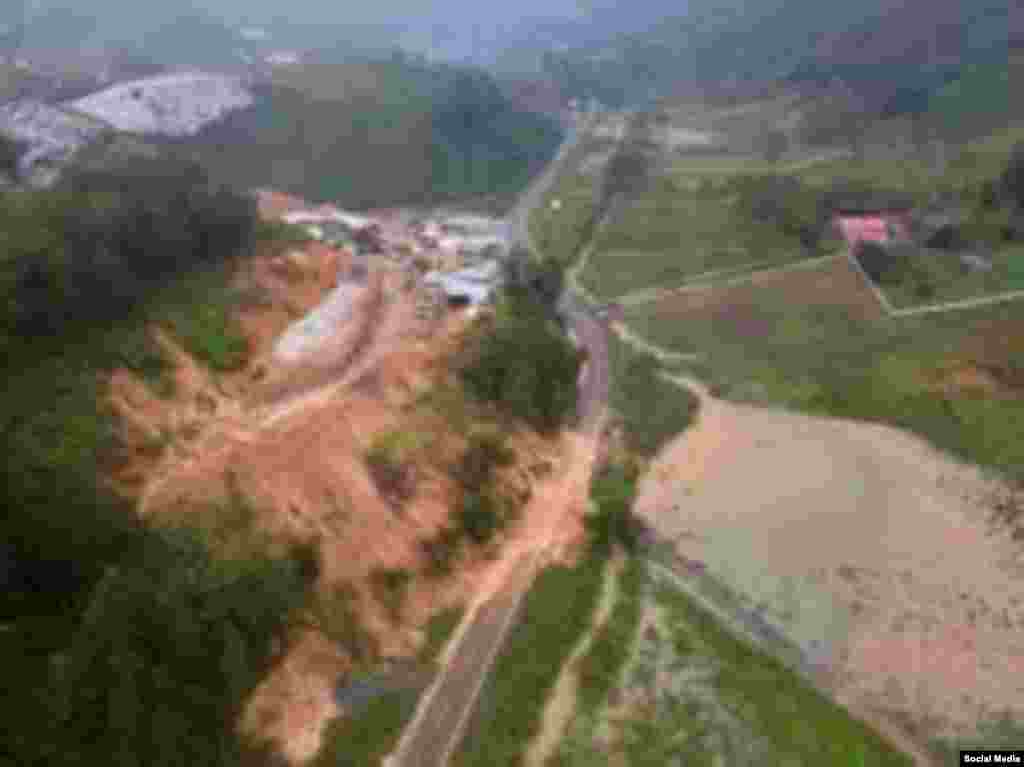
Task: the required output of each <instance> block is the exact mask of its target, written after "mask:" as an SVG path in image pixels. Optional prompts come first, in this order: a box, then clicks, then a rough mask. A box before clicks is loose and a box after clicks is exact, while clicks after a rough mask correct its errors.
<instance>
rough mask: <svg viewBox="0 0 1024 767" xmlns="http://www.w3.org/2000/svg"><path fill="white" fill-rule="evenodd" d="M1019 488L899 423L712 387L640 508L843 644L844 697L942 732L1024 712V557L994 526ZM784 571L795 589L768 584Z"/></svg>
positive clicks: (839, 652) (647, 486)
mask: <svg viewBox="0 0 1024 767" xmlns="http://www.w3.org/2000/svg"><path fill="white" fill-rule="evenodd" d="M1007 492H1008V490H1007V489H1006V488H1004V487H1002V486H1001V485H999V484H998V483H995V482H993V481H990V480H986V479H985V478H984V477H983V476H982V474H981V473H980V472H979V471H977V470H974V469H972V468H970V467H966V466H963V465H961V464H958V463H956V462H954V461H952V460H951V459H949V458H947V457H946V456H944V455H941V454H939V453H938V452H937V451H935V450H934V449H933V448H931V447H930V446H928V445H927V444H926V443H924V442H923V441H921V440H919V439H917V438H915V437H913V436H911V435H909V434H906V433H903V432H900V431H897V430H895V429H891V428H887V427H882V426H878V425H868V424H862V423H854V422H846V421H839V420H833V419H819V418H810V417H806V416H801V415H796V414H792V413H786V412H783V411H778V410H770V409H764V408H755V407H750V406H741V405H734V404H729V403H725V402H722V401H720V400H714V399H711V398H708V397H703V398H702V404H701V411H700V415H699V417H698V422H697V424H696V426H695V427H693V428H692V429H690V430H689V431H688V432H687V433H686V434H684V435H682V436H681V437H680V438H678V439H677V440H676V441H675V442H673V443H672V444H670V445H669V446H668V447H667V448H666V449H665V450H664V451H663V453H662V454H661V455H660V456H659V458H658V460H657V461H656V462H655V465H654V467H653V469H652V471H651V472H650V473H649V474H648V476H647V477H646V478H645V481H644V483H643V485H642V487H641V491H640V496H639V500H638V503H637V510H638V512H639V513H640V514H641V515H643V516H644V517H645V518H646V519H647V520H649V521H650V522H651V523H652V524H653V525H654V526H655V527H656V528H657V529H659V530H660V532H661V533H662V534H664V535H666V536H668V537H670V538H672V539H674V540H676V541H677V548H678V549H679V551H680V552H681V553H682V554H683V555H684V556H686V557H687V558H688V559H692V560H698V561H701V562H705V563H707V565H708V569H709V570H710V571H711V572H713V573H715V574H718V575H719V576H720V577H722V578H723V579H725V580H727V581H728V582H730V583H731V584H732V585H733V586H734V587H736V588H738V589H739V590H741V591H744V592H745V593H748V594H752V595H754V596H755V597H756V598H757V599H758V600H763V601H765V602H766V603H767V604H768V606H769V609H770V610H775V609H776V608H779V609H781V607H783V606H784V607H786V608H787V609H791V610H793V611H794V612H795V614H796V618H795V619H794V620H793V622H792V623H791V625H792V627H793V631H794V632H796V633H797V636H796V638H797V639H801V640H803V641H804V643H805V644H806V643H807V642H808V641H809V640H811V639H814V638H818V639H821V638H825V639H828V640H829V641H830V642H831V645H832V646H831V649H832V653H831V675H830V682H829V683H830V684H831V686H832V688H833V689H834V691H835V693H836V695H837V697H838V698H839V699H840V700H842V701H844V702H846V703H848V704H850V705H851V706H852V707H853V708H854V709H855V710H861V711H886V712H895V713H897V714H899V715H900V717H901V718H902V719H904V720H905V721H908V722H912V723H914V724H915V726H916V727H917V729H918V731H919V732H920V734H921V735H923V736H928V737H931V736H935V735H941V734H944V735H950V734H954V733H963V732H969V731H970V730H971V729H972V728H973V727H974V726H975V725H976V724H977V723H978V722H979V721H980V720H983V719H985V718H986V717H989V716H991V715H993V714H994V713H996V712H999V711H1002V710H1008V711H1010V712H1012V713H1013V714H1014V715H1015V716H1016V717H1017V718H1024V674H1022V673H1021V671H1022V670H1024V632H1022V628H1024V598H1022V597H1021V596H1020V594H1021V593H1022V586H1024V556H1022V552H1021V549H1020V545H1019V543H1015V542H1014V541H1013V540H1012V537H1011V535H1010V534H1009V530H1008V529H1007V528H1006V527H1005V526H993V524H992V521H991V520H992V519H993V512H992V499H993V498H994V497H996V496H1002V495H1005V494H1006V493H1007ZM782 579H785V580H786V581H787V582H788V583H790V584H792V585H793V586H794V589H795V591H793V592H791V593H792V594H795V595H796V597H797V599H796V601H795V602H793V601H792V600H789V599H788V598H786V599H785V600H783V601H785V602H787V604H785V605H780V604H778V601H779V600H780V599H782V597H781V596H780V595H779V594H773V593H771V592H770V591H766V590H765V584H770V583H776V582H780V580H782ZM801 616H807V619H806V620H805V621H803V622H802V623H801V620H800V619H801ZM816 626H817V627H819V628H818V629H816V628H815V627H816ZM829 626H832V627H842V626H845V629H842V630H841V631H840V632H839V635H837V636H834V637H831V638H830V637H823V636H822V634H823V633H824V632H826V630H827V629H826V628H821V627H829ZM800 631H803V632H804V635H803V636H800V635H799V633H800ZM815 632H817V634H816V635H815Z"/></svg>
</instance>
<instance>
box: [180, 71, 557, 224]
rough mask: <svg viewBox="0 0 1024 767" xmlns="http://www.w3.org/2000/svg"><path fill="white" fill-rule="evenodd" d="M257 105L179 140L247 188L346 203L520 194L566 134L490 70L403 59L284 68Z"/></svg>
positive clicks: (257, 96)
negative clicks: (503, 87) (515, 100)
mask: <svg viewBox="0 0 1024 767" xmlns="http://www.w3.org/2000/svg"><path fill="white" fill-rule="evenodd" d="M275 80H276V81H275V82H274V83H272V84H269V85H262V86H257V87H256V88H254V89H253V95H254V103H253V104H252V106H250V107H248V108H246V109H242V110H238V111H235V112H232V113H231V114H229V115H228V116H227V117H226V118H225V119H223V120H220V121H217V122H215V123H211V124H210V125H208V126H206V127H205V128H204V129H203V130H202V131H200V132H199V133H198V134H197V135H196V136H195V137H193V138H190V139H188V140H180V141H172V142H169V143H170V144H171V145H173V146H175V147H177V148H178V149H180V150H182V151H187V152H192V153H194V154H196V155H197V156H198V157H199V158H200V159H201V160H202V161H203V162H204V163H205V164H206V165H208V166H209V167H210V168H211V169H212V170H213V171H214V172H215V173H218V174H220V175H223V176H224V177H226V178H227V179H229V180H231V181H233V182H235V183H239V184H242V185H244V186H273V187H275V188H279V189H282V190H286V191H289V192H292V193H295V194H298V195H300V196H303V197H307V198H311V199H319V200H328V199H329V200H337V201H339V202H341V203H343V204H345V205H349V206H355V207H360V206H377V205H388V204H397V203H406V202H423V201H426V200H440V199H451V198H458V197H471V196H476V195H480V194H493V193H503V192H504V193H508V192H514V191H515V190H517V189H518V188H520V187H521V186H523V185H524V184H525V183H526V180H527V179H528V178H529V177H530V175H531V174H532V173H533V172H534V171H535V170H536V169H537V168H538V167H539V166H540V165H542V164H543V162H544V161H545V160H546V158H547V157H548V156H549V155H550V153H551V151H552V150H553V149H554V147H555V146H557V144H558V142H559V140H560V130H559V127H558V125H557V124H556V123H555V122H554V121H553V120H551V119H549V118H546V117H542V116H540V115H538V114H535V113H533V112H528V111H525V110H523V109H521V108H518V107H516V106H514V105H513V104H512V103H511V102H510V101H509V100H508V99H507V98H506V97H505V96H504V95H503V94H502V93H501V91H500V90H499V88H498V86H497V85H496V84H495V83H494V81H493V80H491V79H490V78H489V77H487V76H486V75H484V74H483V73H481V72H475V71H472V70H456V69H443V68H437V67H429V68H428V67H425V66H419V65H414V64H410V63H406V62H404V61H402V60H398V59H396V60H392V61H381V62H365V63H362V64H346V65H328V64H320V65H311V66H306V67H302V68H297V69H291V70H281V73H280V74H279V75H277V76H276V77H275Z"/></svg>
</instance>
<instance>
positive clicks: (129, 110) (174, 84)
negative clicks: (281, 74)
mask: <svg viewBox="0 0 1024 767" xmlns="http://www.w3.org/2000/svg"><path fill="white" fill-rule="evenodd" d="M252 103H253V97H252V94H251V93H250V92H249V90H248V89H247V88H246V87H245V86H244V85H242V83H241V81H240V80H239V79H238V78H235V77H228V76H225V75H215V74H207V73H204V72H175V73H172V74H166V75H159V76H156V77H149V78H145V79H142V80H131V81H128V82H123V83H118V84H117V85H113V86H111V87H110V88H106V89H104V90H102V91H98V92H96V93H92V94H90V95H88V96H86V97H85V98H81V99H78V100H77V101H74V102H72V103H71V104H70V105H69V106H71V107H73V108H74V109H76V110H78V111H80V112H84V113H85V114H88V115H92V116H93V117H96V118H99V119H101V120H104V121H106V122H108V123H110V124H111V125H113V126H114V127H115V128H117V129H118V130H123V131H130V132H133V133H149V134H161V135H165V136H176V137H180V136H192V135H195V134H196V133H198V132H199V131H200V130H201V129H202V128H203V126H205V125H207V124H208V123H211V122H214V121H216V120H219V119H221V118H222V117H224V116H225V115H227V114H228V113H229V112H232V111H234V110H237V109H244V108H245V107H248V106H250V105H251V104H252Z"/></svg>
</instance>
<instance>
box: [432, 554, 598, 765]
mask: <svg viewBox="0 0 1024 767" xmlns="http://www.w3.org/2000/svg"><path fill="white" fill-rule="evenodd" d="M606 561H607V559H606V556H605V554H604V553H603V552H598V551H595V552H594V553H592V555H591V556H589V557H588V558H586V559H584V560H583V561H582V562H581V563H580V564H579V565H578V566H576V567H573V568H569V567H560V566H559V567H552V568H549V569H548V570H545V571H544V572H543V573H541V575H540V576H539V577H538V578H537V580H536V581H535V582H534V584H533V587H532V588H531V589H530V591H529V593H528V594H527V595H526V597H525V601H524V604H523V606H522V613H521V617H520V619H519V621H518V622H517V624H516V625H515V627H514V628H513V629H512V631H511V632H510V634H509V637H508V640H507V642H506V644H505V649H504V651H503V652H502V654H501V655H500V657H499V658H498V661H497V663H496V665H495V668H494V669H493V671H492V672H491V675H490V676H489V677H488V681H487V683H486V685H485V686H484V689H483V692H482V694H481V699H480V706H479V708H478V710H477V712H476V715H475V716H474V720H473V722H472V723H471V726H470V731H469V733H468V735H467V737H466V738H465V739H464V740H463V743H462V746H461V747H460V749H459V751H458V752H457V753H456V755H455V757H454V758H453V760H452V765H453V767H476V766H479V767H505V766H509V767H511V765H519V764H522V759H523V755H524V753H525V750H526V748H527V746H528V744H529V742H530V740H531V739H532V738H533V737H534V735H536V734H537V732H538V730H539V727H540V722H541V717H542V715H543V711H544V705H545V703H546V701H547V698H548V694H549V693H550V691H551V689H552V687H553V686H554V684H555V681H556V680H557V679H558V674H559V672H560V671H561V669H562V666H563V665H564V664H565V661H566V659H567V658H568V657H569V654H570V653H571V652H572V648H573V647H574V646H575V645H576V643H577V642H578V641H579V639H580V637H581V636H582V634H583V632H584V631H586V629H587V627H588V625H589V623H590V620H591V615H592V614H593V611H594V608H595V606H596V604H597V599H598V596H599V594H600V591H601V583H602V579H603V575H604V568H605V565H606Z"/></svg>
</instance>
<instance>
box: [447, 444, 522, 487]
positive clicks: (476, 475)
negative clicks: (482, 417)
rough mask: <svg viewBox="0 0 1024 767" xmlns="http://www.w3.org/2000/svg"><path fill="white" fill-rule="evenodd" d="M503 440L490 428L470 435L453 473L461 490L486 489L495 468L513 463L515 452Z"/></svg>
mask: <svg viewBox="0 0 1024 767" xmlns="http://www.w3.org/2000/svg"><path fill="white" fill-rule="evenodd" d="M505 439H506V438H505V435H504V434H502V433H501V432H500V431H498V430H496V429H491V428H485V429H477V430H475V431H473V432H472V433H471V434H470V436H469V445H468V447H467V448H466V450H465V452H464V453H463V454H462V458H461V459H460V461H459V463H458V466H456V467H455V470H454V472H453V473H454V476H455V478H456V479H457V480H458V481H459V483H460V484H461V485H462V487H463V488H465V489H466V490H469V491H479V490H481V489H483V488H485V487H487V486H488V485H489V484H490V482H491V478H492V475H493V473H494V469H495V468H497V467H504V466H509V465H511V464H512V463H513V462H514V461H515V457H516V456H515V452H513V451H512V449H511V448H509V447H508V446H507V445H506V444H505Z"/></svg>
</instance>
